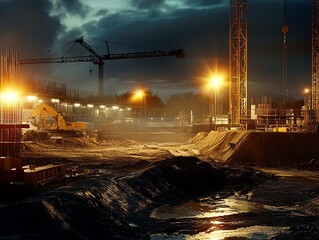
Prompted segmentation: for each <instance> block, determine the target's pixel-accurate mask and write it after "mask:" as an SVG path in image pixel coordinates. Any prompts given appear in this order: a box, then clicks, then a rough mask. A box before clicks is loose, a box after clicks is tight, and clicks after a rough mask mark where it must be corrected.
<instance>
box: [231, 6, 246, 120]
mask: <svg viewBox="0 0 319 240" xmlns="http://www.w3.org/2000/svg"><path fill="white" fill-rule="evenodd" d="M247 2H248V0H230V27H229V81H230V83H229V113H230V121H231V123H233V124H239V123H240V119H241V117H243V116H247V23H248V12H247V9H248V8H247Z"/></svg>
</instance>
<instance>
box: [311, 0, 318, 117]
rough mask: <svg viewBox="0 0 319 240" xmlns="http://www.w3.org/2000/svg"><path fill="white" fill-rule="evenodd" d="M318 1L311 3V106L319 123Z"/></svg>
mask: <svg viewBox="0 0 319 240" xmlns="http://www.w3.org/2000/svg"><path fill="white" fill-rule="evenodd" d="M318 84H319V0H313V1H312V94H311V97H312V104H311V107H312V109H313V110H314V112H315V118H316V122H319V101H318V98H319V88H318V87H319V85H318Z"/></svg>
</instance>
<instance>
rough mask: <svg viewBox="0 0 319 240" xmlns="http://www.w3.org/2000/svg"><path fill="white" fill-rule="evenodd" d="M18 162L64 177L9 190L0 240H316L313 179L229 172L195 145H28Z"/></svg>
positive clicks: (317, 199) (304, 168)
mask: <svg viewBox="0 0 319 240" xmlns="http://www.w3.org/2000/svg"><path fill="white" fill-rule="evenodd" d="M22 156H23V161H24V163H25V164H29V163H36V164H38V165H41V164H47V163H56V164H60V163H64V164H66V168H67V173H66V176H65V177H64V178H62V179H57V180H55V181H53V182H50V183H47V184H44V185H38V186H37V187H35V188H26V187H21V186H16V187H11V188H6V189H5V191H4V193H5V194H1V198H0V201H1V205H0V223H1V224H0V239H156V240H157V239H319V227H318V226H319V217H318V213H319V187H318V184H319V175H318V170H316V169H317V168H313V167H311V166H312V165H309V163H304V164H301V165H300V168H287V167H283V166H281V167H276V168H274V167H273V166H272V168H267V166H263V167H262V168H261V167H260V166H253V167H252V166H242V165H237V166H236V165H234V164H232V165H227V164H225V163H218V162H215V161H214V160H213V159H211V158H207V157H206V156H205V155H203V154H201V152H200V150H199V149H196V147H195V146H194V145H193V144H188V143H184V144H180V143H156V142H153V143H140V142H135V141H132V140H127V141H98V142H97V141H93V140H90V139H88V138H65V139H63V141H62V142H60V141H56V140H46V141H42V142H26V143H25V144H24V149H23V153H22Z"/></svg>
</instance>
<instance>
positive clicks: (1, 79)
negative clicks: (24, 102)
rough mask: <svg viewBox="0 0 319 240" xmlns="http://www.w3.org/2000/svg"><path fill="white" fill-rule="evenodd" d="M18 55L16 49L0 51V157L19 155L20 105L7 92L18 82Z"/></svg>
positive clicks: (17, 99)
mask: <svg viewBox="0 0 319 240" xmlns="http://www.w3.org/2000/svg"><path fill="white" fill-rule="evenodd" d="M18 59H19V56H18V52H16V51H13V50H11V51H5V52H4V53H2V52H0V83H1V85H0V157H16V158H18V157H20V144H21V128H23V127H26V126H24V125H23V124H21V107H20V101H19V98H18V96H14V95H12V94H13V93H11V92H8V91H9V89H16V86H18V84H19V79H20V78H19V75H20V68H19V61H18Z"/></svg>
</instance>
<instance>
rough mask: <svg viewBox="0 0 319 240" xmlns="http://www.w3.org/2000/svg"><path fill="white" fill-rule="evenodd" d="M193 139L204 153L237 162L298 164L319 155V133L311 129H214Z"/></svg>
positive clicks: (222, 159)
mask: <svg viewBox="0 0 319 240" xmlns="http://www.w3.org/2000/svg"><path fill="white" fill-rule="evenodd" d="M195 138H196V137H195ZM192 141H193V144H194V145H195V147H196V148H198V149H199V150H200V152H201V154H202V155H204V156H206V157H209V158H212V159H214V160H216V161H221V162H228V163H235V164H251V165H260V166H297V165H299V164H301V163H303V162H309V161H310V160H312V159H318V158H319V151H318V149H319V136H318V135H317V134H310V133H309V134H308V133H275V132H236V131H231V132H211V133H210V134H208V135H207V136H206V137H204V138H201V137H197V138H196V139H195V140H192Z"/></svg>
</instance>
